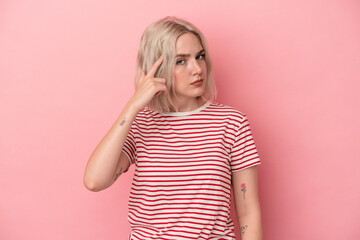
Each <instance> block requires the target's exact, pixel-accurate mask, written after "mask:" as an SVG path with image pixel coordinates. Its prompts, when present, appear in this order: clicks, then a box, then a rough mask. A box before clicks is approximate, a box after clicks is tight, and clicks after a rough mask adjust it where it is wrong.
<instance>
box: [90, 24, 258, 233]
mask: <svg viewBox="0 0 360 240" xmlns="http://www.w3.org/2000/svg"><path fill="white" fill-rule="evenodd" d="M136 80H137V87H136V91H135V93H134V95H133V96H132V98H131V99H130V100H129V101H128V103H127V104H126V106H125V107H124V109H123V111H122V112H121V114H120V116H119V117H118V119H117V120H116V122H115V124H114V125H113V126H112V128H111V129H110V130H109V132H108V133H107V134H106V136H105V137H104V138H103V139H102V141H101V142H100V143H99V145H98V146H97V148H96V149H95V151H94V152H93V154H92V155H91V157H90V159H89V161H88V164H87V166H86V170H85V175H84V184H85V186H86V187H87V188H88V189H89V190H91V191H100V190H103V189H105V188H107V187H109V186H110V185H112V184H113V183H114V182H115V181H116V179H117V178H118V177H119V176H120V175H121V174H122V173H124V172H126V171H127V170H128V168H129V166H130V165H131V164H135V173H134V178H133V183H132V188H131V192H130V198H129V214H128V219H129V222H130V225H131V228H132V231H131V234H130V236H129V239H142V240H144V239H232V240H234V239H235V233H234V224H233V221H232V219H231V218H230V200H231V187H232V188H233V193H234V200H235V207H236V212H237V217H238V221H239V223H240V228H241V229H240V230H241V235H242V239H246V240H251V239H252V240H255V239H256V240H260V239H262V227H261V213H260V205H259V199H258V183H257V174H258V170H257V165H258V164H260V159H259V156H258V153H257V150H256V147H255V143H254V141H253V138H252V134H251V130H250V126H249V123H248V120H247V118H246V116H245V115H244V114H243V113H241V112H239V111H238V110H236V109H234V108H232V107H229V106H226V105H223V104H220V103H217V102H215V100H214V99H215V94H216V91H215V87H214V83H213V78H212V68H211V62H210V57H209V52H208V48H207V46H206V42H205V39H204V37H203V35H202V34H201V32H200V31H199V30H198V29H197V28H196V27H195V26H193V25H192V24H190V23H189V22H186V21H184V20H181V19H178V18H174V17H166V18H164V19H161V20H159V21H157V22H155V23H153V24H152V25H150V26H149V27H148V28H147V29H146V30H145V32H144V34H143V36H142V39H141V43H140V49H139V54H138V61H137V72H136Z"/></svg>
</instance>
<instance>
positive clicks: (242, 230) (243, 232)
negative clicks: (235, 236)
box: [240, 225, 248, 239]
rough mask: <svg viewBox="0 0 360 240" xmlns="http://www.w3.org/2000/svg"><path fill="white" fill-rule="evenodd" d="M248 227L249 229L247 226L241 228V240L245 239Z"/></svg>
mask: <svg viewBox="0 0 360 240" xmlns="http://www.w3.org/2000/svg"><path fill="white" fill-rule="evenodd" d="M247 227H248V226H247V225H245V226H242V227H240V230H241V239H243V237H244V234H245V230H246V229H247Z"/></svg>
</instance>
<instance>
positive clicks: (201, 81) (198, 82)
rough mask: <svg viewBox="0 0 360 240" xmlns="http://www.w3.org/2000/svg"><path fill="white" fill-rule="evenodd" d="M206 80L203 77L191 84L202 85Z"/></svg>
mask: <svg viewBox="0 0 360 240" xmlns="http://www.w3.org/2000/svg"><path fill="white" fill-rule="evenodd" d="M203 82H204V81H203V80H202V79H199V80H196V81H195V82H193V83H192V84H191V85H194V86H200V85H201V84H202V83H203Z"/></svg>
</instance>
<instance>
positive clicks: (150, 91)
mask: <svg viewBox="0 0 360 240" xmlns="http://www.w3.org/2000/svg"><path fill="white" fill-rule="evenodd" d="M162 61H163V56H160V58H159V59H158V60H157V61H156V62H155V63H154V65H153V66H152V67H151V68H150V70H149V72H148V73H147V74H146V75H145V72H144V71H141V76H140V79H139V83H138V85H137V87H136V91H135V93H134V95H133V97H132V99H131V100H132V101H133V103H134V104H135V105H136V106H137V108H138V109H139V110H141V109H142V108H143V107H144V106H146V105H147V104H148V103H149V102H150V101H151V99H153V97H154V96H157V95H158V94H161V93H162V92H164V93H165V94H168V89H167V88H166V85H165V82H166V79H165V78H154V75H155V73H156V71H157V70H158V68H159V67H160V65H161V63H162Z"/></svg>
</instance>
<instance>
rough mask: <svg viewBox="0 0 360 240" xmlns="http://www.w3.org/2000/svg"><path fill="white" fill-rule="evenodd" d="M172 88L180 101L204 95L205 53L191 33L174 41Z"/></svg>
mask: <svg viewBox="0 0 360 240" xmlns="http://www.w3.org/2000/svg"><path fill="white" fill-rule="evenodd" d="M175 48H176V65H175V68H174V80H175V82H174V88H175V92H176V94H177V96H178V97H179V99H180V101H187V100H191V99H193V98H196V97H198V96H201V95H203V94H204V91H205V86H206V81H207V79H206V61H205V51H204V48H203V47H202V45H201V43H200V41H199V39H198V38H197V37H196V36H195V35H194V34H193V33H184V34H182V35H180V37H178V39H177V40H176V46H175Z"/></svg>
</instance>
